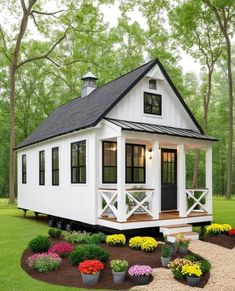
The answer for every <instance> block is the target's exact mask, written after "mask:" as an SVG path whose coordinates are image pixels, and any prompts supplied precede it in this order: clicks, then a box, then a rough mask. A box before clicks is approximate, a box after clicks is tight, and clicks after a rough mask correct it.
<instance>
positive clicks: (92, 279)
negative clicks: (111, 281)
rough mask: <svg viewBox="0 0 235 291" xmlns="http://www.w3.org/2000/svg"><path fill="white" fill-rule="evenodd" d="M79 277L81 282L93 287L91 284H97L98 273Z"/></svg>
mask: <svg viewBox="0 0 235 291" xmlns="http://www.w3.org/2000/svg"><path fill="white" fill-rule="evenodd" d="M81 275H82V281H83V283H84V284H87V285H93V284H96V283H97V282H98V280H99V276H100V272H97V273H95V274H92V275H88V274H83V273H81Z"/></svg>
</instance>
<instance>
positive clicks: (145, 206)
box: [98, 188, 154, 220]
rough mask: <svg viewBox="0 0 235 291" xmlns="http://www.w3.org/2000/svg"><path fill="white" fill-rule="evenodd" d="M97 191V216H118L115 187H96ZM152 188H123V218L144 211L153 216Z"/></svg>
mask: <svg viewBox="0 0 235 291" xmlns="http://www.w3.org/2000/svg"><path fill="white" fill-rule="evenodd" d="M98 193H99V199H100V202H99V217H102V216H105V215H107V216H109V217H114V218H115V217H116V218H117V217H118V204H117V189H104V188H100V189H98ZM153 197H154V189H126V190H125V200H126V209H125V216H126V217H125V218H126V220H127V219H128V218H129V217H130V216H131V215H133V214H137V213H146V214H149V215H150V216H152V217H154V214H153V213H152V211H151V209H152V201H153Z"/></svg>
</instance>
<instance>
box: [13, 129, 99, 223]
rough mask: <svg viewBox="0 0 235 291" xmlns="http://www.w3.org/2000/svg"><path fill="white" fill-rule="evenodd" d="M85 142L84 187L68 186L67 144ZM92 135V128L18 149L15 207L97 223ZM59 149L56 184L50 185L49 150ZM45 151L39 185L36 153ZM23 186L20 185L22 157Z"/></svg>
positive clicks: (68, 146)
mask: <svg viewBox="0 0 235 291" xmlns="http://www.w3.org/2000/svg"><path fill="white" fill-rule="evenodd" d="M81 140H86V184H72V183H71V143H73V142H77V141H81ZM96 144H97V143H96V133H95V130H94V129H90V130H85V131H84V133H83V132H79V133H76V134H69V135H65V136H63V137H59V138H54V139H51V140H48V141H45V142H41V143H38V144H35V145H32V146H29V147H26V148H23V149H19V150H18V207H19V208H23V209H29V210H32V211H35V212H39V213H45V214H49V215H54V216H58V217H64V218H69V219H72V220H76V221H81V222H84V223H88V224H97V213H96V209H97V205H96V204H97V199H96V197H95V193H96V190H95V189H97V187H96V185H97V180H96V174H95V173H96V171H95V169H96V166H97V162H96ZM53 147H59V185H58V186H53V185H52V148H53ZM42 150H44V151H45V185H39V151H42ZM23 154H26V157H27V158H26V159H27V183H26V184H22V155H23Z"/></svg>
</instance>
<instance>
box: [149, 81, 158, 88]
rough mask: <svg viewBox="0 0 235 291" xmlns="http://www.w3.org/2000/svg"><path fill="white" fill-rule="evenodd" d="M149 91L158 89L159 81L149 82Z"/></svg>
mask: <svg viewBox="0 0 235 291" xmlns="http://www.w3.org/2000/svg"><path fill="white" fill-rule="evenodd" d="M149 89H152V90H156V89H157V80H154V79H151V80H149Z"/></svg>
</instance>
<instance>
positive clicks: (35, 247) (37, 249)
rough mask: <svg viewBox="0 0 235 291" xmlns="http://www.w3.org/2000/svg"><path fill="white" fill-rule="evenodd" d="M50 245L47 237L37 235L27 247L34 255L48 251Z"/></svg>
mask: <svg viewBox="0 0 235 291" xmlns="http://www.w3.org/2000/svg"><path fill="white" fill-rule="evenodd" d="M50 245H51V243H50V240H49V238H48V237H46V236H43V235H39V236H37V237H35V238H34V239H32V240H31V241H30V242H29V244H28V247H29V249H30V250H31V251H32V252H34V253H43V252H47V251H48V249H49V247H50Z"/></svg>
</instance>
